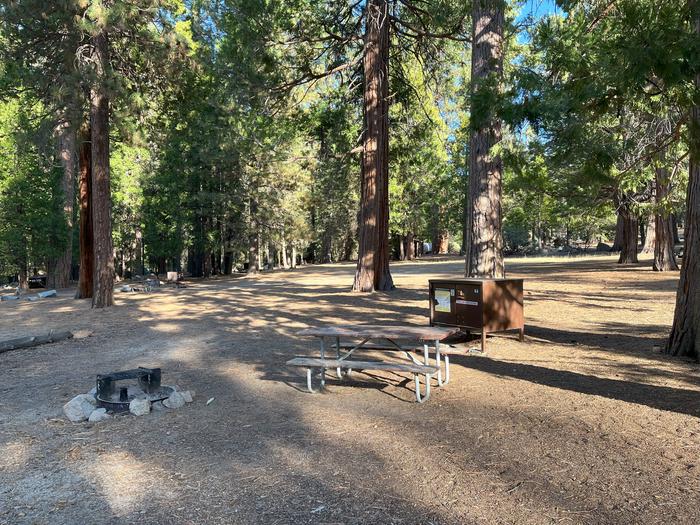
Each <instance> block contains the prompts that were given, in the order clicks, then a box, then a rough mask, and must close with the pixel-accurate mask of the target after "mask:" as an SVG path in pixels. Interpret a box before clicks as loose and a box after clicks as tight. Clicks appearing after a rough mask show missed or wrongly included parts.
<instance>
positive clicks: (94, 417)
mask: <svg viewBox="0 0 700 525" xmlns="http://www.w3.org/2000/svg"><path fill="white" fill-rule="evenodd" d="M110 417H112V416H110V415H109V414H108V413H107V409H106V408H98V409H96V410H93V411H92V414H90V417H89V418H88V421H89V422H90V423H98V422H100V421H104V420H105V419H109V418H110Z"/></svg>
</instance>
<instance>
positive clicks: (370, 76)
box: [352, 0, 394, 292]
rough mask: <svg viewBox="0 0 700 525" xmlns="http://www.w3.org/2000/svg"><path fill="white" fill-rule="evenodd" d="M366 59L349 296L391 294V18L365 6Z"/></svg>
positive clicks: (382, 1)
mask: <svg viewBox="0 0 700 525" xmlns="http://www.w3.org/2000/svg"><path fill="white" fill-rule="evenodd" d="M365 14H366V24H367V25H366V32H365V56H364V64H363V65H364V74H365V81H364V128H365V129H364V144H363V148H362V185H361V193H360V224H359V234H360V235H359V249H358V259H357V270H356V272H355V281H354V283H353V285H352V289H353V291H356V292H372V291H374V290H391V289H392V288H393V287H394V281H393V279H392V278H391V273H390V272H389V101H388V94H389V16H388V15H389V13H388V2H387V0H367V7H366V10H365Z"/></svg>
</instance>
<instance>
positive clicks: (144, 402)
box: [129, 397, 151, 416]
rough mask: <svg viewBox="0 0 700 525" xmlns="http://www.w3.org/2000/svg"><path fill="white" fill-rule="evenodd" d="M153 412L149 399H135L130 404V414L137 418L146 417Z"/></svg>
mask: <svg viewBox="0 0 700 525" xmlns="http://www.w3.org/2000/svg"><path fill="white" fill-rule="evenodd" d="M150 411H151V402H150V401H149V400H148V399H142V398H138V397H136V398H134V399H132V400H131V403H129V412H131V413H132V414H134V415H135V416H144V415H146V414H148V413H149V412H150Z"/></svg>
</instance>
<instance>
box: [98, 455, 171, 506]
mask: <svg viewBox="0 0 700 525" xmlns="http://www.w3.org/2000/svg"><path fill="white" fill-rule="evenodd" d="M84 473H85V475H86V477H88V478H89V479H90V480H91V481H92V482H93V483H94V484H95V485H96V486H97V488H98V489H99V490H100V491H101V492H102V494H103V495H104V497H105V499H106V501H107V503H108V504H109V506H110V508H111V509H112V511H113V512H114V514H116V515H118V516H123V515H125V514H128V513H130V512H133V511H135V510H137V509H138V507H139V506H141V505H142V504H143V503H145V502H146V501H150V500H153V499H174V498H175V494H174V493H173V492H172V490H169V489H167V488H166V487H168V486H169V480H168V476H167V475H166V473H165V472H164V471H163V470H161V469H159V468H153V467H151V466H150V465H149V464H148V463H145V462H143V461H139V460H137V459H136V458H134V457H133V456H132V455H131V454H129V453H128V452H109V453H106V454H103V455H101V456H100V458H99V461H97V462H95V463H93V464H92V465H91V466H89V467H88V468H87V469H86V470H85V471H84Z"/></svg>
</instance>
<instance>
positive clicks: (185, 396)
mask: <svg viewBox="0 0 700 525" xmlns="http://www.w3.org/2000/svg"><path fill="white" fill-rule="evenodd" d="M180 393H181V394H182V397H183V399H184V400H185V403H191V402H192V398H194V393H193V392H192V391H191V390H185V391H184V392H180Z"/></svg>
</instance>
